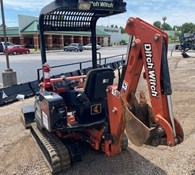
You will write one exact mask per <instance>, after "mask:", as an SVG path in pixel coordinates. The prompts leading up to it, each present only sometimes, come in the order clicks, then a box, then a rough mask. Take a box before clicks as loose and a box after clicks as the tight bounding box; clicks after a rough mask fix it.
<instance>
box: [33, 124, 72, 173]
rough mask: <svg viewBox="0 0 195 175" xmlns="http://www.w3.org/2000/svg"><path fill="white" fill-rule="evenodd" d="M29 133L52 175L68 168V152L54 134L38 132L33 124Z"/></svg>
mask: <svg viewBox="0 0 195 175" xmlns="http://www.w3.org/2000/svg"><path fill="white" fill-rule="evenodd" d="M31 133H32V136H33V138H34V140H35V142H36V143H37V145H38V146H39V148H40V150H41V153H42V154H43V156H44V159H45V161H46V163H47V165H48V167H49V169H50V171H51V173H52V174H56V173H59V172H65V171H67V170H68V169H69V168H70V156H69V151H68V149H67V147H66V146H65V145H64V144H63V143H62V142H61V141H60V140H59V139H58V138H57V137H56V135H55V134H53V133H47V132H46V131H40V130H39V129H38V128H37V126H36V124H35V123H32V124H31Z"/></svg>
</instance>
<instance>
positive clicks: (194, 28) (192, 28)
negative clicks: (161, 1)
mask: <svg viewBox="0 0 195 175" xmlns="http://www.w3.org/2000/svg"><path fill="white" fill-rule="evenodd" d="M153 25H154V26H156V27H158V28H159V29H162V30H171V31H180V32H181V33H195V24H194V23H184V24H182V25H181V26H176V25H175V26H173V27H171V25H169V24H168V23H163V24H162V23H161V22H160V21H155V22H154V23H153Z"/></svg>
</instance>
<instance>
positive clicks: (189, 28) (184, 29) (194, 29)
mask: <svg viewBox="0 0 195 175" xmlns="http://www.w3.org/2000/svg"><path fill="white" fill-rule="evenodd" d="M153 25H154V26H155V27H157V28H159V29H161V30H169V31H175V32H177V31H178V32H180V33H195V24H194V23H184V24H182V25H181V26H176V25H175V26H173V27H171V25H170V24H168V23H166V22H164V23H161V22H160V21H155V22H154V23H153ZM108 27H109V26H108ZM110 27H112V28H120V29H121V33H125V29H124V28H123V27H122V26H120V27H118V26H117V25H114V24H112V25H111V26H110Z"/></svg>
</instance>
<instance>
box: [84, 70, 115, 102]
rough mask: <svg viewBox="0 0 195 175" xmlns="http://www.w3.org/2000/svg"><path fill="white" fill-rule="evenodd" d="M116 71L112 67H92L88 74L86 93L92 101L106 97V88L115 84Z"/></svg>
mask: <svg viewBox="0 0 195 175" xmlns="http://www.w3.org/2000/svg"><path fill="white" fill-rule="evenodd" d="M113 80H114V72H113V70H112V69H111V68H97V69H92V70H90V71H89V72H88V74H87V80H86V84H85V87H84V93H85V94H86V95H87V96H88V98H89V100H90V101H96V100H100V99H104V98H105V97H106V88H107V86H109V85H112V84H113Z"/></svg>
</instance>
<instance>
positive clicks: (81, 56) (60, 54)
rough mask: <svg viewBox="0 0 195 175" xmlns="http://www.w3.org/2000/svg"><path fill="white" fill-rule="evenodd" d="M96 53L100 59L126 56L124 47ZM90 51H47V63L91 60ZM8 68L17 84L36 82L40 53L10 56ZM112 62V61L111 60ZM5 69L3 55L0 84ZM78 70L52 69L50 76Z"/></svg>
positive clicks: (2, 57)
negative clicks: (14, 74) (13, 72)
mask: <svg viewBox="0 0 195 175" xmlns="http://www.w3.org/2000/svg"><path fill="white" fill-rule="evenodd" d="M98 52H100V53H101V57H102V58H105V57H110V56H115V55H121V54H126V46H120V47H103V48H101V49H100V50H98ZM91 55H92V54H91V50H84V51H83V52H64V51H63V50H58V51H49V52H48V53H47V62H48V64H49V65H50V66H56V65H61V64H69V63H75V62H82V61H85V60H91V57H92V56H91ZM9 60H10V68H11V69H13V70H14V71H16V74H17V80H18V83H24V82H29V81H33V80H36V78H37V71H36V70H37V69H38V68H41V55H40V53H38V54H37V53H33V54H32V53H31V54H28V55H10V56H9ZM112 61H113V60H112ZM83 66H84V68H86V67H89V66H91V64H90V63H88V64H84V65H83ZM5 69H6V57H5V55H4V54H1V55H0V73H1V75H0V83H2V72H3V71H4V70H5ZM77 69H79V65H78V66H71V67H65V68H63V69H58V70H57V69H55V70H54V69H53V70H52V72H51V74H52V75H55V74H58V73H65V72H71V71H74V70H77Z"/></svg>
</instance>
